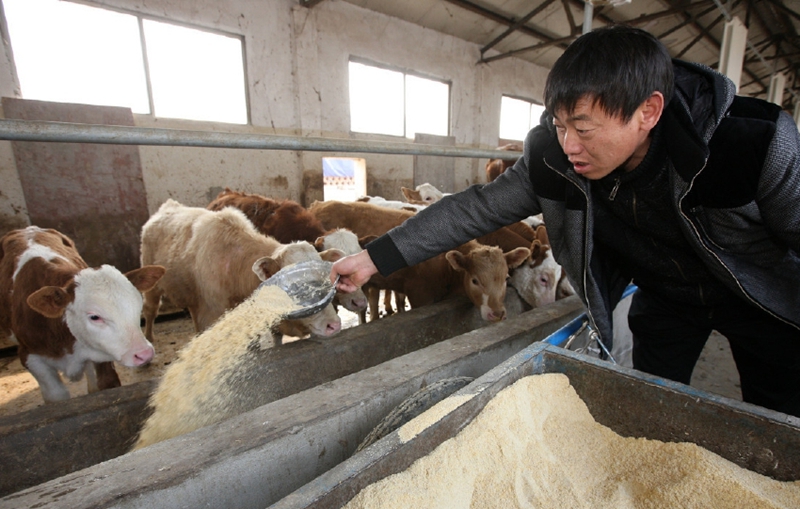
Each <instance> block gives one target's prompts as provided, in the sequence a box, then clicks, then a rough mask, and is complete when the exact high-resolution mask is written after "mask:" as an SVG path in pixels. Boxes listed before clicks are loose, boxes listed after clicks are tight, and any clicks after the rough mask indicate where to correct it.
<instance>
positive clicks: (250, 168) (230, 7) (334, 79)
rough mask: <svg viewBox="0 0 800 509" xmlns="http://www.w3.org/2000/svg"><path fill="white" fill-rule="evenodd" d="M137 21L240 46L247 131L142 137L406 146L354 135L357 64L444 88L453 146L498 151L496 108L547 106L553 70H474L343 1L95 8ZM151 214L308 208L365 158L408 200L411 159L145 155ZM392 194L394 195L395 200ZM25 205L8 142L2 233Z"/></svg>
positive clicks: (467, 175)
mask: <svg viewBox="0 0 800 509" xmlns="http://www.w3.org/2000/svg"><path fill="white" fill-rule="evenodd" d="M87 3H94V4H97V5H106V6H110V7H114V8H118V9H123V10H126V11H130V12H133V13H143V14H148V15H153V16H157V17H159V18H162V19H167V20H175V21H179V22H183V23H187V24H190V25H193V26H197V27H206V28H213V29H217V30H222V31H225V32H229V33H235V34H240V35H242V36H244V40H245V53H246V56H245V58H246V74H247V80H248V83H247V86H248V94H249V100H250V116H251V122H252V124H251V125H247V126H239V125H230V124H214V123H209V122H194V121H179V120H171V119H157V118H154V117H153V116H152V115H135V121H136V124H137V125H139V126H143V127H165V128H177V129H192V130H219V131H232V132H255V133H264V134H290V135H295V134H296V135H304V136H324V137H334V138H358V139H374V140H386V141H406V140H405V139H399V138H396V137H391V136H379V135H364V134H358V133H350V131H349V125H350V119H349V104H348V79H347V63H348V60H349V58H350V56H351V55H352V56H356V57H360V58H365V59H368V60H371V61H374V62H376V63H381V64H387V65H391V66H394V67H399V68H402V69H407V70H413V71H417V72H421V73H424V74H426V75H430V76H435V77H437V78H440V79H443V80H447V81H449V82H450V83H451V84H452V90H451V101H452V104H451V126H450V129H451V133H450V134H451V135H452V136H454V137H455V139H456V144H457V145H466V146H474V147H483V148H493V147H495V146H497V137H498V136H497V133H498V125H499V115H500V97H501V96H502V95H503V94H511V95H515V96H521V97H526V98H530V99H534V100H538V101H541V100H542V93H543V90H544V81H545V78H546V74H547V70H546V69H544V68H541V67H538V66H535V65H533V64H530V63H528V62H525V61H522V60H518V59H514V58H509V59H505V60H499V61H496V62H492V63H491V64H482V65H476V64H475V62H477V61H478V59H479V56H480V51H479V47H478V46H477V45H475V44H472V43H468V42H465V41H462V40H459V39H456V38H454V37H451V36H449V35H444V34H441V33H439V32H435V31H432V30H427V29H423V28H421V27H418V26H416V25H413V24H410V23H408V22H405V21H402V20H399V19H397V18H392V17H388V16H384V15H380V14H377V13H374V12H372V11H369V10H366V9H362V8H360V7H357V6H354V5H352V4H350V3H346V2H342V1H339V0H326V1H325V2H322V3H320V4H318V5H317V6H315V7H314V8H312V9H306V8H304V7H301V6H300V5H299V3H298V2H297V1H292V0H268V1H267V0H262V1H252V0H228V1H226V2H218V1H217V0H148V1H147V2H143V1H141V0H97V1H94V2H87ZM11 69H12V67H11V65H10V57H9V52H8V51H7V49H6V51H5V52H4V53H3V54H0V94H3V95H6V96H12V97H14V96H16V97H19V95H18V93H17V92H15V90H16V88H18V87H16V85H15V80H14V78H13V76H12V72H11ZM140 154H141V161H142V166H143V173H144V183H145V187H146V190H147V199H148V207H149V209H150V211H151V213H152V212H154V211H155V210H156V209H157V208H158V207H159V205H160V204H161V203H162V202H163V201H164V200H166V199H167V198H174V199H176V200H178V201H180V202H182V203H185V204H187V205H193V206H205V205H206V204H207V203H208V202H209V201H210V200H211V199H212V198H213V197H214V196H216V194H217V192H218V191H219V190H221V189H222V188H223V187H225V186H228V187H231V188H234V189H239V190H245V191H248V192H253V193H259V194H263V195H265V196H270V197H275V198H290V199H293V200H298V201H299V200H300V197H301V193H302V177H303V172H304V171H306V170H315V171H319V172H320V174H321V172H322V157H325V156H330V155H342V156H350V155H357V156H358V157H364V158H365V159H366V161H367V173H368V186H369V188H368V192H370V193H373V194H378V192H376V191H379V192H380V193H382V194H384V196H385V197H386V198H390V199H402V195H401V193H400V186H401V185H410V184H411V182H412V181H413V157H412V156H393V155H376V154H343V153H338V154H335V153H323V152H305V153H297V152H288V151H272V150H243V149H211V148H181V147H147V146H142V147H140ZM485 163H486V160H484V159H471V158H457V159H456V165H455V171H456V185H457V186H460V187H459V189H463V188H465V187H467V186H468V185H471V184H474V183H479V182H483V181H484V180H485V177H484V169H483V168H484V165H485ZM391 193H395V194H393V195H392V194H391ZM25 210H26V209H25V203H24V197H23V195H22V189H21V186H20V184H19V178H18V175H17V173H16V168H15V167H14V163H13V155H12V152H11V149H10V143H9V142H0V233H3V232H4V231H6V230H8V229H10V228H12V227H18V226H23V225H25V224H27V214H26V212H25Z"/></svg>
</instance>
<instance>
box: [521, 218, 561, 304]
mask: <svg viewBox="0 0 800 509" xmlns="http://www.w3.org/2000/svg"><path fill="white" fill-rule="evenodd" d="M530 253H531V254H530V256H528V258H527V259H526V260H525V262H524V263H522V264H521V265H520V266H519V267H517V268H516V269H514V270H513V271H512V272H511V277H510V278H509V280H508V284H509V285H511V286H513V287H514V288H515V289H516V290H517V293H519V296H520V297H522V298H523V299H524V300H525V301H526V302H527V303H528V304H529V305H531V306H532V307H539V306H543V305H545V304H550V303H552V302H555V301H556V300H558V299H562V298H564V297H568V296H570V295H573V294H574V293H575V290H574V289H573V288H572V285H571V284H570V282H569V279H567V275H566V273H565V272H564V271H563V270H562V268H561V266H560V265H559V264H558V263H557V262H556V259H555V257H554V256H553V251H552V250H551V249H550V240H549V239H548V237H547V230H546V228H545V227H544V225H542V226H539V227H537V228H536V239H534V241H533V243H532V244H531V250H530Z"/></svg>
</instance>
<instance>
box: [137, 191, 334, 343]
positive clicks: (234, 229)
mask: <svg viewBox="0 0 800 509" xmlns="http://www.w3.org/2000/svg"><path fill="white" fill-rule="evenodd" d="M141 256H142V263H143V264H144V263H156V262H155V261H156V260H158V263H159V264H161V265H164V266H165V267H166V268H167V273H166V275H165V276H164V278H163V279H162V280H161V281H159V282H158V284H157V285H156V286H155V287H154V288H153V289H151V290H150V291H148V292H146V293H145V304H144V310H143V311H144V317H145V336H146V337H148V338H150V339H152V337H153V322H154V320H155V317H156V315H157V314H158V308H159V304H160V300H161V296H162V295H164V294H166V295H167V296H169V298H170V301H171V302H172V303H173V304H175V305H176V306H178V307H181V308H187V309H188V310H189V313H190V314H191V316H192V320H193V322H194V326H195V330H196V331H197V332H201V331H203V330H205V329H206V328H208V327H209V326H211V325H212V324H213V323H214V322H215V321H216V320H217V319H218V318H219V317H220V316H222V315H223V314H224V313H225V311H227V310H228V309H231V308H233V307H235V306H237V305H238V304H239V303H241V302H242V301H244V300H245V299H246V298H247V297H248V296H250V295H251V294H252V293H253V291H254V290H255V289H256V288H257V287H258V285H259V284H261V281H262V280H264V279H266V278H268V277H270V276H271V275H272V274H274V273H275V272H277V271H278V270H280V268H282V267H286V266H288V265H291V264H293V263H297V262H300V261H305V260H314V259H316V260H319V259H326V260H329V261H335V260H336V259H338V258H340V257H341V256H343V253H342V252H341V251H338V250H329V251H325V252H323V253H318V252H317V250H316V249H315V248H314V247H313V246H312V245H311V244H309V243H308V242H305V241H300V242H293V243H290V244H281V243H279V242H278V241H277V240H275V239H274V238H272V237H268V236H266V235H262V234H260V233H258V232H257V231H256V229H255V227H254V226H253V224H252V223H251V222H250V221H248V219H247V217H245V215H244V214H243V213H242V211H240V210H239V209H236V208H234V207H225V208H223V209H222V210H220V211H218V212H214V211H210V210H207V209H204V208H199V207H187V206H185V205H181V204H180V203H178V202H176V201H174V200H167V201H166V202H164V204H162V205H161V208H159V209H158V211H157V212H156V213H155V214H153V216H151V217H150V219H149V220H148V221H147V223H145V225H144V226H143V227H142V248H141ZM280 328H281V333H283V334H286V335H291V336H300V337H302V336H305V335H308V334H315V335H318V336H330V335H332V334H336V333H337V332H339V330H340V329H341V320H340V319H339V317H338V316H337V315H336V312H335V311H334V310H333V307H332V306H327V307H326V308H325V309H323V310H322V311H321V312H319V313H317V314H315V315H313V316H311V317H309V318H303V319H300V320H284V321H283V322H282V323H281V325H280ZM275 341H276V343H278V344H280V342H281V338H280V336H276V337H275Z"/></svg>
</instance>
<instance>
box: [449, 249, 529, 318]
mask: <svg viewBox="0 0 800 509" xmlns="http://www.w3.org/2000/svg"><path fill="white" fill-rule="evenodd" d="M529 254H530V251H529V250H528V249H527V248H524V247H518V248H516V249H514V250H512V251H509V252H508V253H505V254H504V253H503V251H502V250H501V249H500V248H499V247H495V246H480V247H477V248H475V249H472V250H470V251H469V252H468V253H466V254H465V253H462V252H460V251H457V250H453V251H448V252H447V254H446V255H445V258H446V259H447V261H448V263H449V264H450V266H451V267H452V268H453V269H454V270H456V271H458V272H461V273H463V274H462V277H463V284H464V291H465V292H466V294H467V296H468V297H469V299H470V300H471V301H472V302H473V303H474V304H475V306H476V307H478V308H479V309H480V311H481V318H483V319H484V320H487V321H490V322H497V321H500V320H504V319H505V317H506V308H505V304H504V303H503V301H504V300H505V296H506V279H508V271H509V270H510V269H513V268H514V267H517V266H518V265H519V264H520V263H522V262H523V261H525V259H526V258H527V257H528V255H529Z"/></svg>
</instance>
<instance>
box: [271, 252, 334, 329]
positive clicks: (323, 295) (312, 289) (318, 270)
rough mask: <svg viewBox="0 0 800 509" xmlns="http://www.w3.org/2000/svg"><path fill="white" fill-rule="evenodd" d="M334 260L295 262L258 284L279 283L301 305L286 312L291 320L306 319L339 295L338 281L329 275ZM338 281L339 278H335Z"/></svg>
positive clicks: (276, 284) (275, 284)
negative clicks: (332, 280)
mask: <svg viewBox="0 0 800 509" xmlns="http://www.w3.org/2000/svg"><path fill="white" fill-rule="evenodd" d="M331 267H333V263H331V262H326V261H322V260H310V261H307V262H300V263H295V264H293V265H289V266H288V267H284V268H282V269H281V270H279V271H278V272H276V273H275V274H274V275H273V276H272V277H271V278H269V279H267V280H266V281H264V282H263V283H261V284H260V285H259V288H261V287H262V286H271V285H274V286H278V287H280V288H281V289H283V291H285V292H286V293H287V294H288V295H289V297H291V299H292V300H293V301H294V303H295V304H297V305H298V306H300V309H296V310H294V311H292V312H290V313H287V314H286V315H285V318H287V319H289V320H296V319H298V318H306V317H309V316H311V315H313V314H315V313H319V312H320V311H322V310H323V309H324V308H325V306H327V305H328V304H330V303H331V301H332V300H333V297H334V296H335V295H336V282H334V283H333V284H331V280H330V274H331ZM336 281H337V282H338V281H339V278H338V277H337V278H336Z"/></svg>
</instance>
